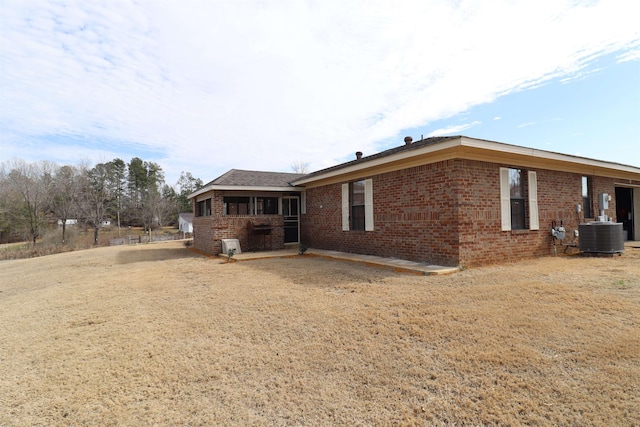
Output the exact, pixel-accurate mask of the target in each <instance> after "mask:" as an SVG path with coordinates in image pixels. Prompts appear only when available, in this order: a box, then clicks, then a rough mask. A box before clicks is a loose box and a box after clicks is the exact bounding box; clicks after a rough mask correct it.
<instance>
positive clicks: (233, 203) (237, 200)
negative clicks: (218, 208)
mask: <svg viewBox="0 0 640 427" xmlns="http://www.w3.org/2000/svg"><path fill="white" fill-rule="evenodd" d="M223 202H224V214H225V215H248V214H249V198H248V197H225V198H224V199H223Z"/></svg>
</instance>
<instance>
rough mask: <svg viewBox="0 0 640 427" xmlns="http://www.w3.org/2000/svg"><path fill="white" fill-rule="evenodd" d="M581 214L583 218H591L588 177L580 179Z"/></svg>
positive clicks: (589, 180) (589, 182) (589, 181)
mask: <svg viewBox="0 0 640 427" xmlns="http://www.w3.org/2000/svg"><path fill="white" fill-rule="evenodd" d="M582 212H583V215H584V218H593V213H592V210H591V179H590V178H589V177H588V176H583V177H582Z"/></svg>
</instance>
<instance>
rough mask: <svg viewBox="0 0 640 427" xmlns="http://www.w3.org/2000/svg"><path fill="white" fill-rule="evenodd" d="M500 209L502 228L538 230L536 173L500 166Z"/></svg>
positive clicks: (506, 229)
mask: <svg viewBox="0 0 640 427" xmlns="http://www.w3.org/2000/svg"><path fill="white" fill-rule="evenodd" d="M500 210H501V219H502V230H503V231H508V230H525V229H527V228H528V229H529V230H538V229H540V224H539V222H540V221H539V217H538V182H537V173H536V172H534V171H524V170H522V169H516V168H500Z"/></svg>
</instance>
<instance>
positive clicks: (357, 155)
mask: <svg viewBox="0 0 640 427" xmlns="http://www.w3.org/2000/svg"><path fill="white" fill-rule="evenodd" d="M361 158H362V151H356V160H360V159H361Z"/></svg>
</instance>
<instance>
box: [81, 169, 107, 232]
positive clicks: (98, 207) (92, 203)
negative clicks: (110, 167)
mask: <svg viewBox="0 0 640 427" xmlns="http://www.w3.org/2000/svg"><path fill="white" fill-rule="evenodd" d="M80 182H81V184H80V188H81V190H80V191H81V197H80V203H79V208H80V212H81V213H82V217H83V220H84V221H85V223H86V224H87V225H89V226H91V228H93V244H94V245H97V244H98V233H99V230H100V227H101V226H102V224H103V222H104V220H105V219H106V218H107V208H108V203H109V194H108V185H107V184H108V171H107V167H106V165H105V164H103V163H100V164H98V165H96V166H95V167H94V168H92V169H87V168H83V170H82V175H81V180H80Z"/></svg>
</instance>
